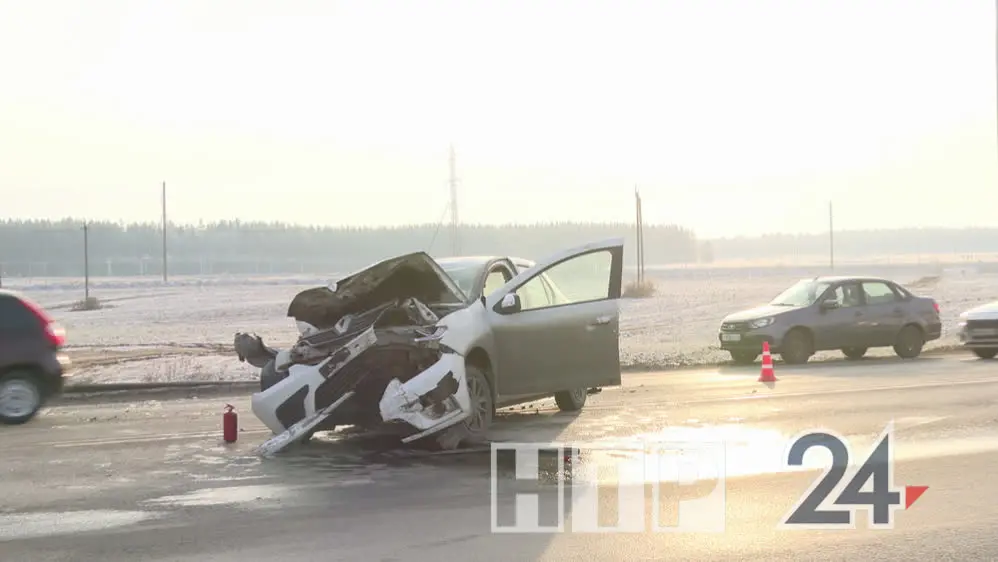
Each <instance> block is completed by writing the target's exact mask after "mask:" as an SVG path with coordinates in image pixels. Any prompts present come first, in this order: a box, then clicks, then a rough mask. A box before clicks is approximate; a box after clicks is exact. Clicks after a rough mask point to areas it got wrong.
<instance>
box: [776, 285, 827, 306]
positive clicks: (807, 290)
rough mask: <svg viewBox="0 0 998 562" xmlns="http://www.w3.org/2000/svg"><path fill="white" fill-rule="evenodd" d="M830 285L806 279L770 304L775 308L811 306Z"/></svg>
mask: <svg viewBox="0 0 998 562" xmlns="http://www.w3.org/2000/svg"><path fill="white" fill-rule="evenodd" d="M828 285H829V284H828V283H825V282H820V281H815V280H813V279H804V280H801V281H798V282H797V283H795V284H794V285H793V286H792V287H790V288H789V289H787V290H786V291H783V292H782V293H780V295H779V296H778V297H776V298H775V299H773V301H772V302H771V303H769V304H771V305H773V306H810V305H812V304H814V302H815V301H817V300H818V297H820V296H821V295H822V294H823V293H824V292H825V290H826V289H828Z"/></svg>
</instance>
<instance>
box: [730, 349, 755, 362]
mask: <svg viewBox="0 0 998 562" xmlns="http://www.w3.org/2000/svg"><path fill="white" fill-rule="evenodd" d="M728 353H730V354H731V360H732V361H734V362H735V363H736V364H738V365H751V364H752V363H755V360H756V358H757V357H759V354H758V353H756V352H754V351H729V352H728Z"/></svg>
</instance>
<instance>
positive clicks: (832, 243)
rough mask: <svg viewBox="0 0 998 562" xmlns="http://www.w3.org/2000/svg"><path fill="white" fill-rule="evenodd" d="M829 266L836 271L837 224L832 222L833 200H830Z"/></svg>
mask: <svg viewBox="0 0 998 562" xmlns="http://www.w3.org/2000/svg"><path fill="white" fill-rule="evenodd" d="M828 266H829V267H830V268H831V270H832V271H835V225H834V223H833V222H832V202H831V201H829V202H828Z"/></svg>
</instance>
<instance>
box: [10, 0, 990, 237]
mask: <svg viewBox="0 0 998 562" xmlns="http://www.w3.org/2000/svg"><path fill="white" fill-rule="evenodd" d="M994 4H995V2H993V1H991V0H921V1H918V0H898V1H891V0H875V1H871V0H824V1H818V0H812V1H802V0H784V1H779V2H778V1H769V0H752V1H746V0H730V1H708V0H672V1H670V0H648V1H643V2H642V1H626V0H618V1H615V2H609V1H606V2H600V1H597V0H584V1H571V2H569V1H554V0H541V1H533V2H525V1H504V2H499V1H491V2H485V1H483V0H478V1H476V0H454V1H449V2H445V1H434V0H419V1H402V0H398V1H395V2H387V1H378V0H353V1H350V2H345V1H333V0H316V1H313V2H303V1H289V0H282V1H277V0H270V1H259V0H239V1H229V0H225V1H223V0H195V1H184V0H169V1H167V0H162V1H153V0H123V1H109V0H88V1H85V2H84V1H70V0H64V1H61V2H59V1H46V0H0V201H2V206H0V216H2V217H53V218H54V217H62V216H66V215H73V216H85V217H90V218H93V219H113V220H118V219H124V220H150V221H153V220H158V217H159V184H160V182H161V181H163V180H165V181H166V182H167V187H168V189H169V194H170V195H169V197H170V205H169V208H170V215H171V218H172V219H173V220H177V221H183V222H196V221H198V220H199V219H203V220H205V221H210V220H216V219H223V218H241V219H244V220H281V221H292V222H303V223H312V224H326V225H343V224H349V225H360V224H399V223H412V222H436V221H438V220H439V219H440V218H441V216H442V212H443V211H444V209H445V207H446V205H447V200H448V187H447V175H448V169H447V150H448V144H449V143H451V142H453V143H454V145H455V146H456V149H457V156H458V158H457V163H458V175H459V176H460V178H461V185H460V194H459V204H460V213H461V219H462V221H467V222H493V223H495V222H499V223H505V222H536V221H547V220H594V221H624V220H628V221H629V220H632V217H633V200H632V195H631V194H632V192H633V188H634V185H635V184H638V185H639V186H640V188H641V190H642V195H643V199H644V202H645V210H644V213H645V217H646V219H645V220H646V221H647V222H677V221H678V222H680V223H681V224H684V225H686V226H689V227H691V228H693V229H695V230H696V231H697V233H698V234H701V235H705V236H715V235H735V234H757V233H761V232H767V231H816V230H822V229H825V228H827V201H828V200H829V199H830V198H831V199H834V200H835V220H836V226H837V227H841V228H859V227H877V226H917V225H924V226H936V225H938V226H961V225H981V226H998V218H996V217H998V214H996V212H995V209H996V208H998V148H996V140H995V137H996V131H995V129H996V120H995V106H996V92H995V35H994V34H995V5H994Z"/></svg>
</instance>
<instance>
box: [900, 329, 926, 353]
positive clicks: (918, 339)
mask: <svg viewBox="0 0 998 562" xmlns="http://www.w3.org/2000/svg"><path fill="white" fill-rule="evenodd" d="M924 345H925V337H924V336H923V335H922V330H921V329H919V327H918V326H912V325H909V326H905V327H904V328H901V332H900V333H899V334H898V339H897V343H895V344H894V353H897V355H898V357H900V358H902V359H914V358H916V357H918V356H919V355H921V353H922V346H924Z"/></svg>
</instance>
